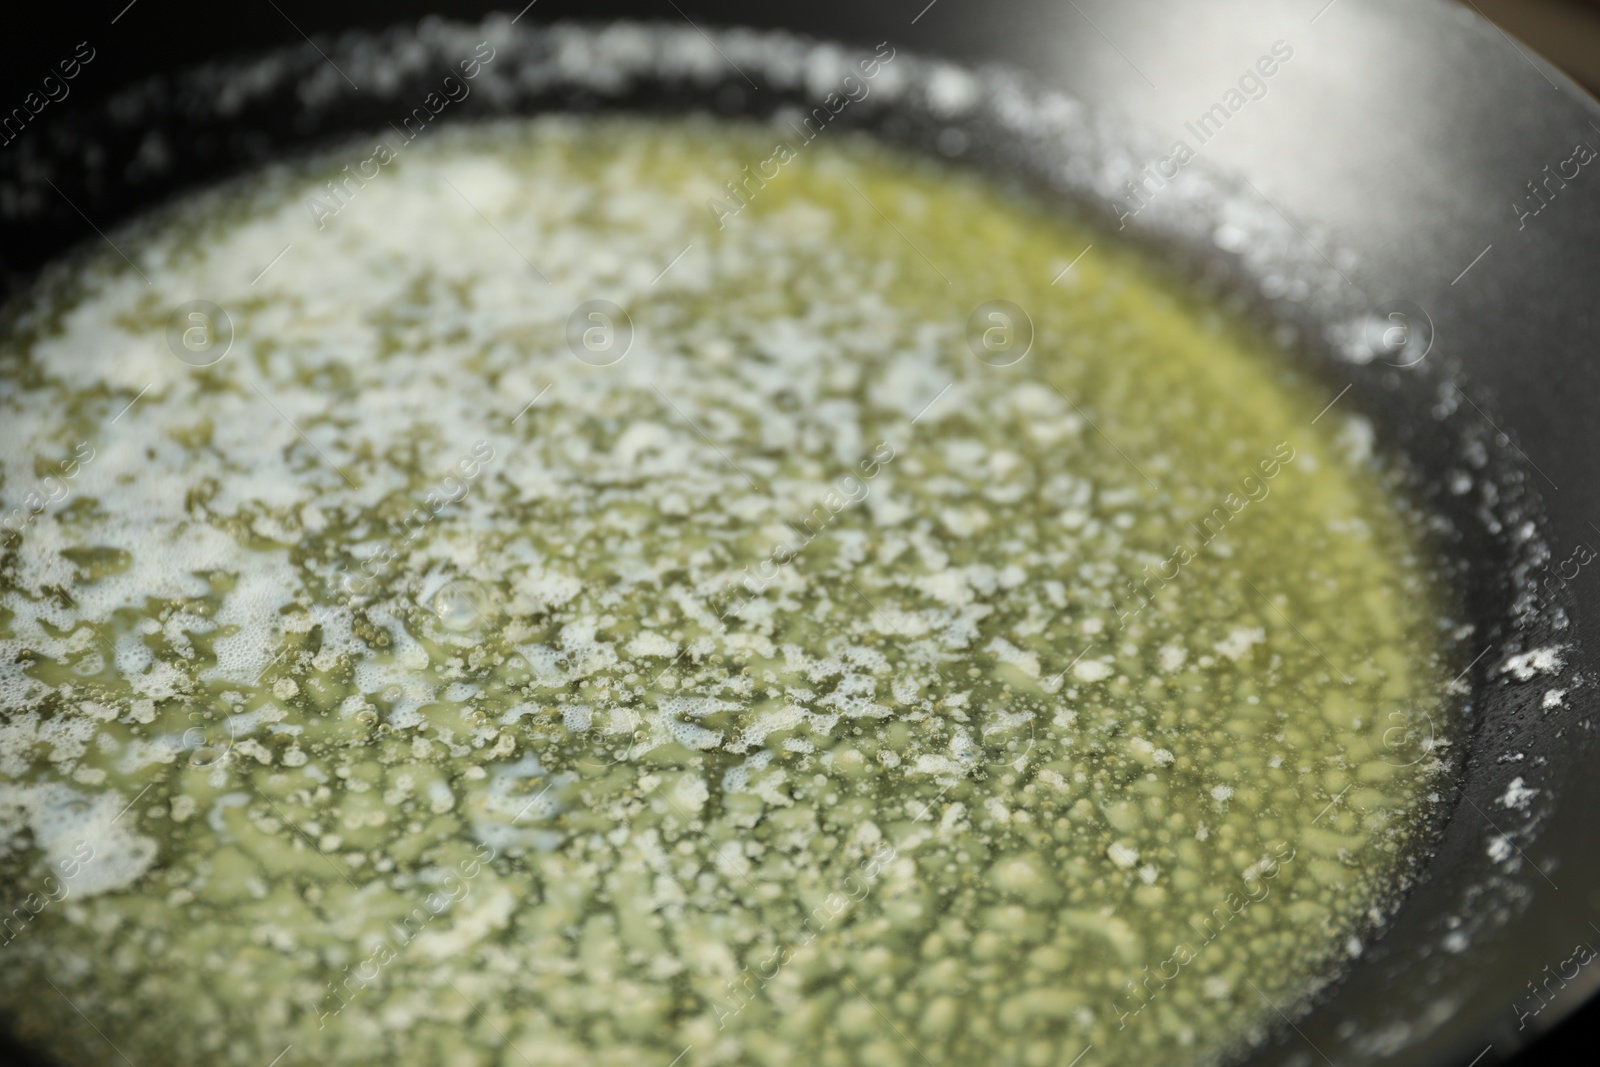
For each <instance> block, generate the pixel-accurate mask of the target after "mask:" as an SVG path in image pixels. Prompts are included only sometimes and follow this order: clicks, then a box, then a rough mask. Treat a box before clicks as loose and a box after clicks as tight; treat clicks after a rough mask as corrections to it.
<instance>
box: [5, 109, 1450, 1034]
mask: <svg viewBox="0 0 1600 1067" xmlns="http://www.w3.org/2000/svg"><path fill="white" fill-rule="evenodd" d="M379 144H381V145H382V146H383V149H384V150H380V148H379V147H378V146H379ZM127 236H128V239H127V240H126V241H119V245H120V247H121V248H122V249H123V251H125V252H127V253H128V255H129V257H130V259H131V260H132V265H133V268H134V269H129V267H128V265H126V264H123V263H122V261H121V260H120V259H118V258H116V257H114V256H111V255H110V254H109V253H108V254H107V255H106V256H104V257H98V258H97V257H90V258H89V259H87V260H85V261H83V262H82V263H80V264H78V265H77V267H76V268H75V270H74V273H73V274H72V275H71V276H70V279H66V278H62V277H58V278H57V282H56V284H55V286H54V287H53V288H49V289H46V290H45V291H42V292H40V293H37V294H35V295H34V296H33V297H32V300H33V305H32V311H31V312H30V313H29V314H27V315H25V316H23V317H22V318H21V319H20V320H19V321H20V324H21V328H19V329H18V330H17V331H16V332H15V333H14V334H13V335H12V336H10V337H7V338H6V339H5V341H4V348H3V350H0V359H3V360H4V364H3V374H4V376H5V380H6V382H7V388H6V391H5V395H4V398H3V401H0V403H3V404H4V406H5V408H6V409H7V411H6V417H5V426H6V429H5V430H4V431H3V432H4V434H5V446H4V454H3V457H0V460H3V462H4V464H5V484H6V486H7V487H8V489H9V487H12V486H19V485H29V484H33V483H34V482H38V484H40V485H41V486H43V487H44V498H46V499H45V506H42V507H40V508H39V509H38V510H37V512H35V513H32V517H31V518H30V521H29V523H28V524H27V526H26V528H25V529H23V530H21V531H20V532H19V533H18V535H17V536H16V537H15V538H14V539H12V540H11V543H10V544H9V545H8V547H7V549H6V552H7V555H6V570H5V571H4V578H3V579H0V589H3V590H4V594H3V595H4V600H3V603H4V610H5V612H6V614H5V624H6V632H5V634H4V635H3V640H4V641H5V643H6V646H7V647H6V651H7V655H6V656H5V657H4V663H5V666H4V667H3V668H0V671H3V673H0V681H3V684H4V690H3V694H4V700H5V708H6V720H5V729H6V731H7V734H6V740H5V748H4V749H3V750H0V758H4V759H5V760H6V761H7V772H8V778H9V781H8V782H7V784H5V785H3V786H0V813H3V815H4V818H5V819H6V822H5V823H4V824H3V828H4V832H5V835H4V838H3V840H4V845H5V849H4V854H3V859H0V863H3V865H4V867H3V870H4V875H3V881H4V883H5V884H6V885H7V886H8V887H12V888H14V889H15V890H16V891H18V892H25V891H30V890H36V892H34V897H35V898H36V899H37V900H39V901H40V902H41V906H40V908H39V909H38V911H37V912H36V913H35V914H34V915H33V916H32V918H31V919H30V921H29V922H28V923H27V924H26V928H25V929H23V930H22V933H21V934H19V935H17V936H15V937H14V938H13V940H14V943H13V944H11V945H9V946H8V948H7V951H8V952H9V953H11V954H12V960H13V963H12V964H11V965H9V966H8V967H7V969H6V970H5V972H4V977H3V978H0V984H3V988H4V997H5V1002H6V1006H7V1007H8V1008H9V1009H10V1010H11V1011H13V1012H14V1013H15V1014H16V1016H17V1017H18V1018H19V1019H21V1020H23V1023H22V1025H23V1028H24V1031H25V1036H27V1037H28V1038H30V1039H31V1040H34V1041H36V1042H38V1043H39V1044H41V1045H42V1046H45V1047H48V1048H50V1049H51V1050H52V1051H53V1052H55V1053H56V1054H57V1055H59V1056H60V1057H61V1058H62V1059H63V1060H65V1061H67V1062H89V1061H90V1060H92V1059H93V1057H94V1056H95V1055H97V1053H96V1052H95V1051H93V1042H94V1041H95V1040H96V1039H95V1037H94V1034H93V1033H89V1032H85V1031H84V1028H82V1027H81V1025H80V1024H79V1022H78V1021H77V1018H76V1016H74V1015H73V1014H72V1010H73V1009H72V1008H71V1005H69V1004H68V1003H67V1000H68V999H69V998H70V1001H71V1002H72V1004H76V1005H78V1006H79V1007H83V1008H85V1010H91V1011H92V1013H93V1015H94V1017H95V1018H96V1019H98V1020H100V1025H101V1027H102V1029H106V1031H107V1033H109V1034H111V1035H112V1037H113V1039H114V1040H116V1041H117V1043H118V1044H119V1046H121V1047H123V1048H125V1049H128V1050H129V1051H130V1054H132V1055H133V1056H134V1058H135V1060H136V1061H141V1055H143V1056H145V1057H151V1056H153V1057H156V1058H157V1059H172V1060H175V1061H181V1062H188V1061H199V1060H205V1061H208V1062H211V1061H225V1062H235V1061H237V1062H240V1063H251V1064H254V1063H258V1062H265V1061H266V1059H270V1058H271V1056H272V1055H274V1054H275V1053H276V1051H277V1050H278V1049H281V1047H282V1044H283V1043H284V1042H285V1041H287V1040H293V1042H294V1044H295V1046H296V1048H297V1049H300V1050H302V1051H303V1053H304V1054H305V1055H307V1056H313V1055H314V1057H315V1058H316V1059H317V1061H318V1062H323V1063H337V1062H345V1061H350V1062H354V1061H355V1060H358V1059H359V1060H365V1059H367V1058H370V1056H371V1055H372V1049H373V1048H374V1047H379V1048H382V1049H384V1050H385V1052H384V1054H385V1055H386V1056H391V1057H394V1058H399V1059H403V1060H406V1061H408V1062H441V1063H442V1062H456V1061H457V1060H458V1059H460V1060H462V1061H463V1062H465V1061H473V1062H477V1061H478V1060H480V1059H484V1058H486V1057H488V1056H490V1055H491V1054H493V1050H495V1049H497V1048H499V1047H500V1044H501V1043H506V1044H512V1045H515V1046H516V1047H518V1048H519V1049H522V1050H527V1051H528V1052H529V1054H533V1055H537V1056H540V1057H543V1058H544V1059H546V1060H548V1061H549V1062H552V1063H555V1062H567V1061H569V1060H570V1061H571V1062H589V1061H591V1060H596V1059H597V1060H599V1061H600V1062H612V1061H616V1062H621V1061H623V1060H628V1061H630V1062H631V1061H633V1060H635V1059H637V1057H638V1056H639V1055H645V1054H647V1055H651V1056H656V1055H664V1056H665V1057H666V1058H668V1059H670V1058H671V1057H672V1056H673V1055H676V1054H677V1053H678V1052H680V1051H681V1050H682V1049H684V1048H685V1047H686V1046H691V1045H692V1046H696V1047H703V1048H707V1049H717V1050H720V1051H719V1052H717V1053H716V1054H717V1055H720V1056H722V1057H723V1058H724V1059H727V1060H728V1061H730V1062H731V1061H748V1062H764V1063H780V1062H788V1061H789V1060H791V1059H792V1058H794V1057H799V1058H801V1059H803V1060H807V1061H810V1060H818V1059H822V1060H830V1061H837V1062H841V1063H853V1062H873V1063H894V1062H905V1063H913V1062H917V1056H918V1054H919V1053H923V1054H927V1055H932V1056H934V1057H935V1058H936V1059H937V1061H938V1062H946V1061H949V1062H966V1061H969V1060H976V1059H978V1058H979V1057H993V1056H995V1055H998V1056H999V1057H1000V1058H1001V1059H1002V1060H1003V1061H1005V1062H1019V1063H1047V1062H1057V1061H1058V1060H1061V1059H1062V1058H1063V1057H1066V1058H1070V1057H1071V1056H1073V1055H1076V1054H1077V1053H1078V1052H1079V1051H1080V1050H1081V1049H1082V1048H1083V1047H1085V1046H1086V1045H1088V1044H1093V1045H1095V1046H1096V1048H1097V1049H1101V1050H1103V1051H1104V1055H1105V1056H1107V1057H1109V1058H1110V1059H1111V1060H1113V1061H1116V1062H1129V1063H1142V1062H1150V1061H1151V1060H1152V1059H1153V1058H1160V1059H1161V1060H1162V1061H1164V1062H1200V1061H1203V1060H1205V1059H1207V1058H1211V1057H1215V1056H1217V1055H1220V1054H1222V1053H1224V1052H1227V1051H1229V1050H1231V1049H1232V1048H1234V1047H1235V1046H1236V1045H1238V1044H1239V1043H1240V1042H1241V1041H1243V1040H1244V1039H1245V1038H1246V1037H1247V1036H1248V1035H1249V1034H1250V1033H1251V1032H1252V1031H1253V1030H1255V1029H1258V1028H1259V1027H1261V1026H1262V1025H1263V1024H1265V1023H1267V1022H1269V1021H1270V1019H1271V1018H1272V1017H1273V1013H1272V1008H1271V1004H1272V1003H1278V1004H1288V1003H1290V1002H1296V1001H1299V1000H1301V999H1303V998H1304V997H1306V996H1308V995H1309V994H1310V993H1311V992H1312V991H1313V990H1314V989H1315V988H1316V987H1317V986H1318V985H1319V984H1320V983H1322V982H1323V981H1325V980H1326V979H1327V978H1328V977H1329V976H1330V975H1331V974H1333V973H1334V972H1335V971H1336V970H1337V969H1338V967H1339V966H1340V965H1341V962H1342V961H1343V960H1345V959H1348V958H1349V957H1351V956H1354V955H1359V954H1360V953H1361V952H1362V950H1363V946H1362V937H1363V936H1364V933H1365V931H1366V930H1367V929H1368V927H1369V926H1370V924H1371V917H1372V916H1373V915H1374V914H1376V912H1375V909H1377V908H1379V906H1380V905H1381V904H1383V903H1384V902H1385V901H1386V900H1387V899H1388V898H1389V897H1390V896H1392V894H1393V893H1394V891H1395V890H1396V888H1397V885H1398V883H1399V880H1400V878H1401V876H1402V873H1403V872H1404V870H1405V869H1406V866H1407V861H1408V857H1409V855H1410V853H1411V851H1412V850H1413V849H1414V848H1415V846H1416V843H1417V841H1418V839H1419V837H1420V835H1421V833H1422V830H1423V828H1424V827H1425V826H1426V825H1428V818H1429V815H1430V804H1431V803H1432V802H1433V801H1434V800H1436V799H1437V798H1436V797H1434V796H1433V790H1434V789H1435V787H1436V785H1437V784H1438V780H1439V777H1440V773H1441V770H1442V768H1443V764H1442V762H1441V760H1440V755H1441V753H1442V751H1443V750H1444V747H1445V746H1444V741H1445V734H1444V727H1445V721H1444V720H1445V717H1446V710H1445V709H1446V706H1447V705H1446V703H1445V701H1446V700H1447V699H1448V697H1447V694H1448V692H1449V688H1448V685H1447V684H1446V679H1447V678H1448V672H1447V671H1446V669H1445V668H1444V665H1443V654H1442V651H1441V650H1442V648H1443V646H1444V639H1445V635H1446V634H1448V633H1449V632H1450V631H1452V630H1453V629H1454V628H1455V624H1454V623H1452V622H1450V621H1449V619H1448V614H1449V612H1448V610H1447V609H1446V607H1445V606H1444V601H1443V598H1442V597H1441V596H1440V595H1439V593H1438V591H1437V589H1436V583H1435V582H1434V581H1433V578H1432V576H1431V574H1430V571H1429V567H1428V565H1427V563H1426V562H1425V558H1426V554H1425V553H1424V552H1423V551H1422V550H1421V548H1420V546H1421V544H1422V539H1421V534H1420V529H1419V521H1418V519H1417V517H1416V516H1415V515H1414V514H1413V513H1412V512H1411V511H1410V510H1409V507H1408V506H1407V504H1406V503H1405V501H1404V499H1403V497H1402V496H1401V495H1399V494H1398V492H1397V490H1396V479H1395V478H1394V476H1393V475H1392V472H1389V471H1388V470H1387V469H1386V468H1385V467H1384V465H1383V463H1382V461H1381V459H1379V458H1378V457H1377V456H1376V455H1375V454H1374V450H1373V447H1372V430H1371V427H1370V425H1368V424H1367V423H1366V422H1365V420H1363V419H1362V418H1361V417H1360V416H1357V415H1353V414H1349V413H1347V412H1345V411H1342V410H1340V409H1338V408H1337V407H1335V408H1333V409H1332V410H1327V405H1328V403H1329V401H1330V400H1332V399H1333V398H1332V397H1331V396H1325V395H1323V394H1322V393H1321V391H1319V390H1318V389H1317V388H1315V387H1314V386H1313V385H1311V384H1310V383H1309V382H1307V381H1304V380H1302V379H1300V378H1299V377H1298V376H1297V375H1296V374H1295V373H1293V372H1292V371H1291V369H1289V368H1288V366H1287V365H1286V364H1285V362H1284V361H1282V360H1281V359H1279V358H1278V356H1277V354H1276V353H1274V352H1273V351H1271V346H1269V345H1267V344H1266V343H1264V342H1263V341H1261V340H1260V339H1259V338H1257V337H1255V336H1254V335H1253V334H1252V333H1251V332H1250V331H1249V330H1248V329H1247V328H1245V327H1244V326H1242V325H1241V324H1240V323H1238V322H1236V321H1234V320H1233V319H1231V318H1230V317H1229V316H1228V315H1226V314H1223V313H1221V312H1219V311H1218V310H1217V309H1215V308H1213V307H1210V306H1207V305H1205V304H1204V303H1202V302H1197V301H1196V300H1195V299H1194V298H1192V297H1190V296H1188V295H1185V293H1184V292H1183V291H1182V290H1180V289H1179V288H1177V287H1175V286H1174V285H1172V284H1171V283H1170V282H1168V281H1167V280H1166V279H1165V278H1164V277H1163V276H1162V275H1161V274H1160V273H1159V272H1157V271H1155V270H1153V269H1152V268H1150V267H1149V266H1148V265H1147V264H1145V263H1144V262H1143V261H1142V260H1141V259H1140V258H1139V257H1138V256H1137V255H1136V254H1135V253H1133V252H1131V251H1129V250H1127V249H1123V248H1119V247H1117V246H1116V245H1115V244H1114V243H1106V242H1104V241H1103V240H1102V239H1100V238H1098V237H1097V236H1096V235H1095V234H1093V233H1091V232H1089V231H1086V230H1079V229H1077V228H1075V227H1074V226H1073V225H1071V224H1070V223H1068V222H1064V221H1062V220H1061V219H1060V218H1059V217H1058V216H1057V215H1056V214H1053V213H1046V212H1044V211H1042V210H1039V209H1036V208H1034V207H1032V206H1030V205H1029V204H1027V203H1025V202H1023V201H1020V200H1018V199H1017V198H1016V197H1014V196H1011V195H1007V194H1002V193H1000V192H998V191H996V190H995V189H993V188H991V187H989V186H988V185H986V184H985V183H984V182H983V181H981V180H979V179H977V178H974V177H971V176H968V175H965V174H962V173H958V172H952V171H950V170H948V169H946V168H943V167H940V166H937V165H934V164H931V163H929V162H927V161H924V160H920V159H915V158H911V157H908V156H904V155H901V154H898V153H895V152H892V151H890V150H888V149H885V148H882V147H880V146H878V145H876V144H875V143H874V142H871V141H869V140H866V139H865V138H859V139H857V138H851V137H844V136H841V137H838V138H836V139H834V140H832V141H827V142H819V143H817V144H810V143H809V142H808V141H805V140H801V139H800V137H798V136H796V135H793V134H783V133H775V132H774V130H773V129H772V128H770V127H766V126H757V125H754V124H742V123H717V122H710V121H666V120H639V119H622V118H608V119H605V120H601V121H592V120H591V121H586V122H582V123H579V122H575V121H572V120H565V119H556V118H545V119H539V120H534V121H517V122H507V123H500V124H494V125H488V126H478V127H467V128H462V129H457V130H448V131H439V134H438V135H437V136H435V137H434V138H433V139H430V140H427V141H419V142H417V143H415V144H412V143H408V142H401V141H398V140H396V139H385V140H384V141H382V142H372V141H364V142H359V143H353V144H351V145H349V146H347V147H346V148H345V149H341V150H339V151H336V152H333V153H332V154H330V155H329V156H327V157H325V158H322V159H319V160H317V161H315V162H313V163H311V164H307V165H304V166H298V167H284V168H277V169H274V170H271V171H269V172H267V173H266V174H264V175H261V176H259V177H257V178H254V179H251V180H249V181H247V182H244V183H242V184H239V185H236V186H234V187H232V188H229V189H227V190H224V191H221V192H217V193H213V194H207V195H203V196H199V197H196V198H193V199H191V200H189V201H187V202H185V203H184V204H182V205H181V206H179V207H176V208H174V209H172V210H170V211H169V212H167V213H166V214H165V215H164V216H163V217H162V218H161V219H159V220H157V221H155V222H153V223H151V224H149V225H147V226H145V227H144V228H142V229H141V230H139V231H138V232H136V233H130V234H129V235H127ZM1091 246H1092V247H1091ZM196 316H198V317H196ZM108 938H115V939H117V941H118V944H119V945H120V946H121V947H120V949H119V951H118V953H116V954H115V955H114V956H113V957H112V959H111V960H110V961H109V962H107V961H106V959H105V950H104V945H105V944H106V941H107V939H108ZM91 964H92V965H91ZM45 977H48V978H50V979H51V980H52V981H54V982H55V983H56V984H57V985H58V986H60V990H59V991H58V992H51V990H50V989H49V987H48V986H47V985H46V984H45V983H42V982H40V981H39V979H40V978H45ZM41 989H42V990H43V992H41ZM619 991H625V995H620V996H619V995H618V994H619ZM61 993H64V994H65V996H62V995H59V994H61ZM175 1022H183V1023H187V1024H192V1025H184V1026H181V1027H177V1028H176V1033H177V1035H178V1036H177V1037H175V1036H174V1033H175V1027H174V1023H175ZM141 1062H142V1061H141Z"/></svg>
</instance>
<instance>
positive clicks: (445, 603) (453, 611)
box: [430, 580, 486, 632]
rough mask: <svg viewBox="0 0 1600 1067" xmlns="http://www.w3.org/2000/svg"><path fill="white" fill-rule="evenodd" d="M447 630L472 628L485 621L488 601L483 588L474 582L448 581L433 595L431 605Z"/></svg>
mask: <svg viewBox="0 0 1600 1067" xmlns="http://www.w3.org/2000/svg"><path fill="white" fill-rule="evenodd" d="M430 606H431V607H432V608H433V611H434V613H435V614H436V615H438V616H439V622H440V623H441V624H443V626H444V628H445V629H447V630H455V631H458V632H460V631H463V630H470V629H472V628H473V627H474V626H477V625H478V624H479V623H480V622H482V621H483V617H484V607H485V606H486V601H485V598H484V595H483V592H482V590H480V589H479V588H478V587H477V586H476V585H475V584H473V583H472V582H468V581H466V580H457V581H453V582H448V583H446V584H445V586H444V588H443V589H440V590H439V591H438V592H437V593H435V594H434V596H433V603H432V605H430Z"/></svg>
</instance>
